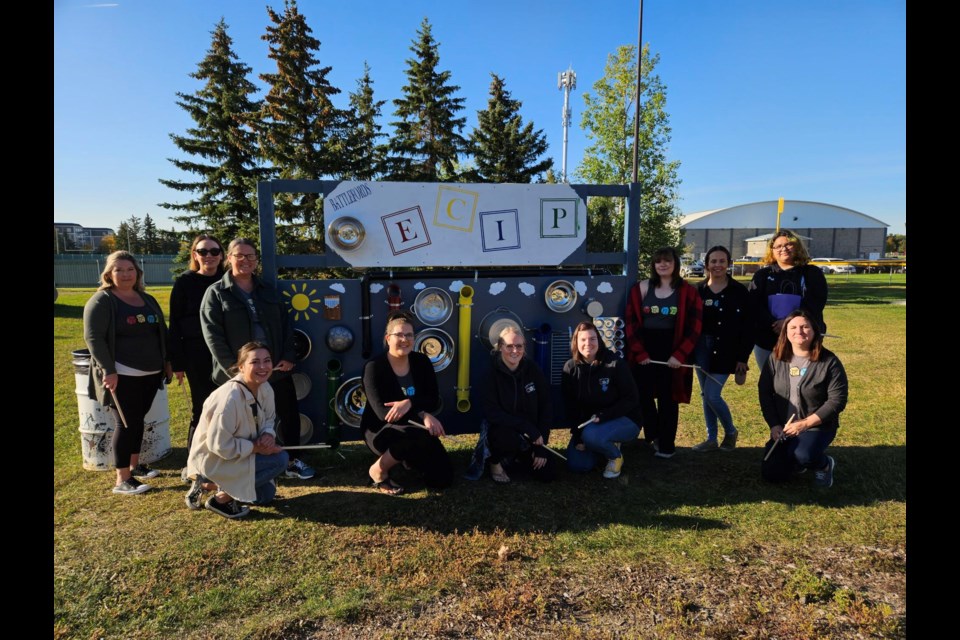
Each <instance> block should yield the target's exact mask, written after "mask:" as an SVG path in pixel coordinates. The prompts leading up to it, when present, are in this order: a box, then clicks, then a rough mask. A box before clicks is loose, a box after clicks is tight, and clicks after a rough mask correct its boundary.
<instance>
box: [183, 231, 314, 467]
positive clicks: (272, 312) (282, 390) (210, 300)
mask: <svg viewBox="0 0 960 640" xmlns="http://www.w3.org/2000/svg"><path fill="white" fill-rule="evenodd" d="M258 262H259V257H258V256H257V245H255V244H254V242H253V240H249V239H247V238H236V239H234V240H233V241H232V242H231V243H230V246H228V247H227V267H228V268H227V271H226V273H224V274H223V277H222V278H221V279H220V280H219V281H218V282H216V283H214V284H213V285H211V286H210V288H209V289H207V291H206V293H204V294H203V302H202V303H201V305H200V326H201V328H202V329H203V339H204V340H205V341H206V343H207V347H208V348H209V349H210V353H211V354H212V355H213V381H214V382H215V383H217V385H221V384H223V383H224V382H226V381H227V380H229V379H230V373H229V369H230V366H231V365H232V364H233V363H234V361H235V356H236V353H237V351H238V350H239V349H240V347H242V346H243V345H245V344H247V343H248V342H253V341H257V342H262V343H264V344H265V345H267V348H268V349H269V350H270V353H271V354H277V355H275V356H274V363H275V367H274V370H273V375H271V376H270V386H271V387H272V388H273V393H274V399H275V401H276V404H277V418H278V420H279V421H280V425H279V429H278V431H279V433H280V437H281V439H282V440H283V444H284V445H286V446H288V447H290V446H297V445H299V444H300V408H299V405H298V404H297V391H296V389H295V388H294V386H293V378H292V377H291V371H292V369H293V367H294V366H295V365H294V361H295V360H296V358H297V356H296V351H295V349H294V346H293V325H292V323H291V320H290V314H289V313H288V312H287V309H285V308H284V306H283V302H282V301H281V299H280V293H279V292H278V291H277V290H276V289H275V288H273V287H271V286H270V285H269V284H267V283H266V282H264V281H263V280H262V279H261V278H260V277H259V276H257V275H256V273H255V272H256V269H257V264H258ZM278 360H279V361H278ZM314 474H315V472H314V470H313V469H312V468H311V467H309V466H307V465H306V464H305V463H303V462H302V461H301V460H299V459H298V458H291V459H290V465H289V466H288V467H287V471H286V473H285V474H284V477H286V478H296V479H299V480H309V479H310V478H312V477H313V476H314Z"/></svg>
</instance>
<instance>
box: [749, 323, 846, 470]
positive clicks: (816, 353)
mask: <svg viewBox="0 0 960 640" xmlns="http://www.w3.org/2000/svg"><path fill="white" fill-rule="evenodd" d="M758 390H759V393H760V409H761V410H762V411H763V419H764V420H765V421H766V423H767V424H768V425H769V426H770V441H769V442H768V443H767V448H766V450H767V456H766V457H765V458H764V463H763V466H762V473H763V477H764V478H766V479H767V480H772V481H780V480H785V479H787V478H789V477H790V476H791V475H792V474H793V472H795V471H797V472H800V471H805V470H806V469H813V471H814V474H813V481H814V484H815V485H817V486H819V487H824V488H826V487H830V486H833V469H834V467H835V466H836V464H835V462H834V460H833V458H832V457H830V456H828V455H826V453H825V451H826V449H827V446H828V445H829V444H830V443H831V442H833V439H834V438H835V437H836V435H837V429H839V428H840V412H841V411H843V409H844V408H845V407H846V406H847V373H846V371H845V370H844V368H843V364H841V362H840V360H839V359H838V358H837V356H836V355H834V353H833V352H832V351H830V350H829V349H827V348H825V347H824V346H823V334H822V333H821V332H820V323H819V321H818V320H817V319H816V318H815V317H814V315H813V313H811V312H810V311H807V310H806V309H797V310H795V311H792V312H791V313H790V314H789V315H787V317H786V318H784V321H783V324H782V326H781V327H780V337H779V338H778V339H777V343H776V345H774V348H773V353H772V355H771V357H770V358H769V359H767V362H766V364H765V365H764V366H763V370H762V371H761V372H760V382H759V384H758ZM774 447H776V450H773V449H774ZM771 454H772V455H771Z"/></svg>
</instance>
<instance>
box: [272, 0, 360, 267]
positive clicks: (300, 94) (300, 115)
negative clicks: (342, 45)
mask: <svg viewBox="0 0 960 640" xmlns="http://www.w3.org/2000/svg"><path fill="white" fill-rule="evenodd" d="M267 14H268V15H269V16H270V20H271V21H272V22H273V25H272V26H268V27H267V33H266V34H265V35H264V36H263V39H264V40H265V41H267V42H268V43H269V54H268V56H269V57H270V59H271V60H273V61H274V62H275V63H276V65H277V70H276V72H275V73H263V74H261V75H260V79H261V80H263V81H264V82H266V83H267V84H268V85H269V87H270V89H269V91H268V92H267V95H266V97H265V99H264V101H263V108H262V110H261V113H260V119H259V122H257V123H256V125H255V126H256V128H257V132H258V135H259V140H260V145H261V149H262V150H263V155H264V157H266V158H267V159H268V160H269V161H270V162H271V163H273V166H274V167H276V171H277V175H278V177H280V178H283V179H290V180H317V179H320V178H324V177H333V176H337V175H339V174H340V173H342V169H341V167H340V166H339V162H338V160H337V155H336V154H335V153H334V149H335V148H336V147H337V146H338V144H339V143H338V138H339V137H340V136H341V135H343V134H342V125H343V114H342V113H341V112H340V110H338V109H337V108H336V107H334V105H333V103H332V102H331V100H330V96H332V95H336V94H338V93H340V90H339V89H337V88H336V87H334V86H332V85H331V84H330V82H329V81H328V80H327V74H328V73H330V70H331V67H321V66H319V61H318V58H317V52H318V50H319V48H320V41H319V40H317V39H316V38H314V37H313V35H312V33H313V31H312V30H311V29H310V27H309V26H308V25H307V21H306V18H305V17H304V15H303V14H302V13H300V11H299V9H298V8H297V3H296V2H295V0H287V2H285V3H284V11H283V14H282V15H281V14H278V13H277V12H276V11H274V10H273V9H272V8H270V7H267ZM321 200H322V198H321V197H320V194H315V193H308V194H284V195H283V196H281V197H278V198H277V203H276V215H277V218H278V219H279V224H278V225H277V227H278V228H277V242H278V245H279V248H280V249H281V250H282V251H284V252H286V253H294V254H296V253H319V252H322V251H323V246H324V245H323V228H324V224H323V211H322V204H321Z"/></svg>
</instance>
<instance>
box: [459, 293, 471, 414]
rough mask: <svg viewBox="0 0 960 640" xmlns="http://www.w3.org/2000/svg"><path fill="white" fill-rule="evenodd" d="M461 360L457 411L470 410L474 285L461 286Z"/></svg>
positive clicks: (464, 411)
mask: <svg viewBox="0 0 960 640" xmlns="http://www.w3.org/2000/svg"><path fill="white" fill-rule="evenodd" d="M457 306H458V307H460V361H459V362H457V411H459V412H460V413H466V412H467V411H470V313H471V310H470V308H471V307H472V306H473V287H471V286H470V285H466V284H465V285H463V286H462V287H461V288H460V300H459V301H458V302H457Z"/></svg>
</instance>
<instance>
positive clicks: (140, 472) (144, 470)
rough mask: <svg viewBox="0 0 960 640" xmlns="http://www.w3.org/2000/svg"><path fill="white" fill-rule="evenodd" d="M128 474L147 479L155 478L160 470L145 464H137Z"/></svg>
mask: <svg viewBox="0 0 960 640" xmlns="http://www.w3.org/2000/svg"><path fill="white" fill-rule="evenodd" d="M130 475H134V476H137V477H138V478H146V479H147V480H149V479H150V478H156V477H157V476H158V475H160V472H159V471H157V470H156V469H151V468H150V467H148V466H147V465H145V464H138V465H137V466H135V467H134V468H133V469H131V470H130Z"/></svg>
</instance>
